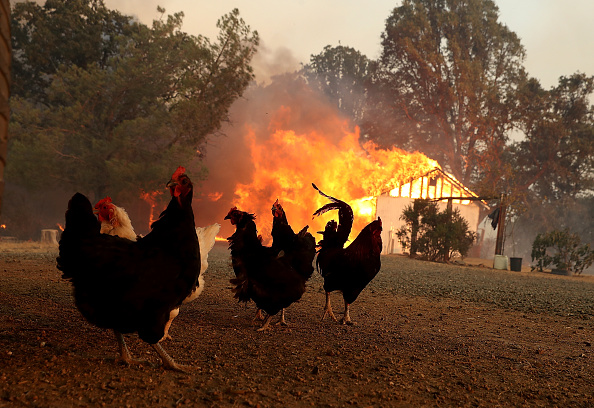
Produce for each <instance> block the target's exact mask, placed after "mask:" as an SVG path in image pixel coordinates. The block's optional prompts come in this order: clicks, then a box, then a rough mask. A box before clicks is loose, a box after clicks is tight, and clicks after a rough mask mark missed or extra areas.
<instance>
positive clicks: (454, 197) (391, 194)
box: [376, 168, 489, 254]
mask: <svg viewBox="0 0 594 408" xmlns="http://www.w3.org/2000/svg"><path fill="white" fill-rule="evenodd" d="M417 198H425V199H435V200H439V206H440V207H441V209H442V210H443V209H444V208H445V207H446V206H447V205H448V201H451V203H452V208H453V209H457V210H458V211H460V215H461V216H462V217H464V218H465V219H466V221H468V225H469V227H470V229H471V230H472V231H474V232H477V235H478V237H479V242H481V239H482V237H484V229H483V228H481V227H480V225H481V224H482V222H481V220H482V219H483V218H484V215H485V212H486V211H488V210H489V207H488V206H487V205H486V204H485V203H484V202H483V201H482V200H480V199H478V196H477V195H476V194H474V193H473V192H472V191H470V190H469V189H468V188H466V187H465V186H464V185H462V183H460V182H459V181H458V180H456V179H455V178H454V177H453V176H452V175H451V174H448V173H446V172H444V171H443V170H441V169H440V168H435V169H433V170H431V171H429V172H428V173H426V174H424V175H422V176H421V177H419V178H416V179H413V180H410V181H408V182H406V183H402V184H401V185H398V186H397V187H395V188H393V189H392V190H390V191H385V192H383V193H382V194H380V195H379V196H378V197H377V198H376V200H377V202H376V214H377V216H379V217H381V219H382V222H383V226H384V230H383V232H382V242H383V244H384V248H383V251H382V253H383V254H395V253H401V252H402V247H401V245H400V242H399V241H398V239H397V237H396V231H397V230H398V229H400V227H401V226H403V225H404V222H403V221H402V220H400V216H401V215H402V211H403V210H404V209H405V208H406V207H407V206H408V205H410V204H411V203H412V202H413V201H414V200H415V199H417ZM465 198H467V199H465Z"/></svg>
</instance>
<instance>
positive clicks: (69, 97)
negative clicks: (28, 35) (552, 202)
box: [8, 0, 259, 199]
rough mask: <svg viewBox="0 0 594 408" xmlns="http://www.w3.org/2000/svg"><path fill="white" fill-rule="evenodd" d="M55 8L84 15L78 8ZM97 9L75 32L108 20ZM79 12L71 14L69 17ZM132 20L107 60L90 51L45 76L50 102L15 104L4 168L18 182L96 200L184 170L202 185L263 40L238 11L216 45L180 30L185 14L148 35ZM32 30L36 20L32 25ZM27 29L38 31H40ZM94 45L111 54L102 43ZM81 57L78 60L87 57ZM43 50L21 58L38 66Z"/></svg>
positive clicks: (222, 25)
mask: <svg viewBox="0 0 594 408" xmlns="http://www.w3.org/2000/svg"><path fill="white" fill-rule="evenodd" d="M52 3H54V4H55V3H58V4H60V5H61V6H63V7H78V6H79V5H80V4H81V1H67V0H61V1H57V0H55V1H54V2H52ZM82 3H84V2H82ZM90 3H91V4H96V3H99V4H101V5H102V3H100V2H94V1H92V2H90ZM46 7H47V4H46ZM91 9H92V8H91ZM85 10H87V11H88V9H85ZM93 10H94V9H93ZM98 10H102V11H101V13H99V15H95V14H92V16H93V18H91V17H89V16H87V15H85V18H82V19H78V20H77V19H74V20H72V21H74V23H80V24H82V26H80V27H76V28H75V29H73V31H74V32H76V33H81V32H84V31H85V22H86V21H87V20H89V19H90V20H92V21H94V20H95V19H101V18H105V19H107V20H110V16H111V13H106V12H105V10H103V9H102V8H101V7H99V8H98ZM159 11H160V12H162V13H164V12H165V10H163V9H159ZM77 13H78V11H77V9H76V8H74V9H72V10H70V11H69V13H65V14H67V15H71V14H72V15H76V14H77ZM40 18H41V20H42V21H43V23H41V22H39V26H40V27H45V26H53V24H54V23H55V24H57V22H54V21H53V19H54V14H53V13H51V12H47V13H41V14H40ZM127 21H128V22H129V24H130V26H129V27H128V28H127V29H126V30H121V32H118V33H117V34H114V36H113V38H111V37H110V38H109V41H108V42H109V45H110V46H109V49H110V50H112V51H113V52H110V53H107V56H106V57H105V58H104V56H105V53H95V54H93V53H89V54H93V55H95V57H92V58H88V59H85V60H84V61H85V63H81V65H78V64H77V62H78V60H70V61H63V63H61V65H60V66H59V67H58V68H57V69H56V70H55V71H54V72H53V73H52V74H51V75H49V76H48V85H47V87H45V88H43V89H44V95H45V97H44V101H43V102H44V103H40V102H39V101H37V100H36V99H35V98H28V97H27V95H29V93H28V92H24V93H23V94H22V96H21V97H17V98H15V100H14V106H13V121H12V128H11V129H12V134H13V138H12V139H11V144H10V147H9V149H10V150H9V151H10V158H11V160H10V165H9V169H8V171H9V173H10V174H11V177H12V178H13V179H15V180H18V181H20V182H22V183H24V184H27V185H29V186H32V187H36V186H37V187H39V186H45V187H49V186H55V185H57V184H60V185H66V186H69V187H70V188H71V189H76V190H79V191H82V192H87V193H93V195H94V198H95V199H99V198H103V197H104V196H105V195H107V194H110V195H112V196H117V195H118V194H119V193H121V194H135V195H136V196H138V194H139V193H140V191H141V189H144V190H146V191H153V190H155V189H157V188H161V187H162V182H163V180H166V177H169V176H170V173H171V171H172V170H171V169H175V168H176V167H177V166H178V165H179V164H185V165H186V167H189V168H192V169H193V170H194V172H193V177H194V179H195V180H196V181H197V180H198V179H199V178H200V177H201V174H200V173H201V172H203V169H202V168H201V164H200V162H201V160H200V158H201V154H200V152H201V150H202V143H203V142H204V140H205V138H206V137H207V135H209V134H213V133H215V132H217V131H218V130H219V128H220V126H221V123H222V122H223V121H226V120H227V119H228V118H227V113H228V109H229V107H230V105H231V104H232V102H233V101H235V100H236V99H237V98H238V97H239V96H241V94H242V93H243V91H244V90H245V88H246V87H247V86H248V84H249V83H250V81H251V80H252V79H253V71H252V68H251V66H250V65H249V63H250V60H251V58H252V56H253V55H254V53H255V51H256V47H257V45H258V41H259V40H258V34H257V32H255V31H254V32H253V31H251V30H250V28H249V26H247V25H246V24H245V22H244V21H243V20H242V19H241V18H240V17H239V11H238V10H237V9H235V10H233V11H232V12H231V13H229V14H227V15H225V16H223V17H222V18H221V19H220V20H219V22H218V23H217V25H218V27H219V29H220V33H219V35H218V38H217V42H215V43H211V42H210V41H209V40H208V39H207V38H204V37H202V36H198V37H194V36H191V35H188V34H186V33H184V32H182V31H181V25H182V22H183V13H176V14H174V15H170V16H167V18H166V19H165V20H159V21H155V22H154V23H153V26H152V27H151V28H149V27H147V26H144V25H142V24H139V23H134V22H132V20H131V19H130V18H127ZM103 22H104V23H105V25H107V26H108V25H109V21H103ZM34 23H35V24H37V23H38V20H35V21H32V22H29V24H34ZM99 25H100V24H99ZM30 31H31V32H33V33H34V32H37V26H36V27H32V28H30ZM111 32H112V31H110V33H111ZM100 37H101V38H107V37H109V35H107V34H106V33H103V34H102V35H101V36H100ZM83 38H84V36H83ZM75 42H76V41H75ZM89 44H90V45H92V46H94V47H95V48H98V49H101V50H103V49H104V48H105V47H104V45H105V44H103V43H101V42H99V43H96V42H93V41H90V42H89ZM29 45H31V44H29ZM91 48H92V47H91V46H90V47H89V49H91ZM85 50H86V48H85ZM79 51H80V50H79ZM79 51H77V50H72V53H73V55H79V54H81V53H82V54H85V55H86V53H85V52H82V51H80V52H79ZM95 51H97V49H95ZM37 52H38V50H37V48H36V47H33V46H27V47H25V48H24V49H19V50H18V53H19V55H21V57H22V58H23V59H24V60H26V61H38V60H39V58H40V57H41V56H38V55H36V53H37ZM44 52H45V51H43V52H42V54H43V53H44ZM30 54H33V55H30ZM62 54H63V55H69V54H68V52H66V51H64V52H63V53H62ZM98 55H101V56H102V57H101V58H96V57H97V56H98ZM38 57H39V58H38ZM60 58H62V57H60ZM64 58H65V57H64ZM66 59H67V58H66ZM57 60H60V59H59V58H57ZM40 70H42V67H35V68H34V69H32V70H31V71H32V72H33V71H40ZM19 78H21V77H19ZM37 86H40V87H43V86H44V85H43V84H38V85H37ZM31 158H34V161H31Z"/></svg>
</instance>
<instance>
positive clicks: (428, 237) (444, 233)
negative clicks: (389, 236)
mask: <svg viewBox="0 0 594 408" xmlns="http://www.w3.org/2000/svg"><path fill="white" fill-rule="evenodd" d="M400 219H401V220H403V221H404V222H405V225H404V226H402V227H401V228H400V229H399V230H398V231H396V236H397V237H398V240H399V241H400V244H401V245H402V248H403V249H404V250H406V249H409V252H410V257H415V256H416V254H417V253H419V254H420V257H421V258H422V259H426V260H429V261H449V260H450V258H451V257H452V256H453V255H455V254H459V255H460V256H462V257H464V256H466V254H468V251H469V250H470V248H471V247H472V244H473V242H474V240H475V239H476V234H475V233H474V232H472V231H469V227H468V222H467V221H466V220H465V219H464V218H463V217H462V216H461V215H460V211H459V210H457V209H456V210H453V211H451V212H448V210H447V209H446V210H444V211H441V212H440V211H439V208H438V206H437V203H436V202H435V201H430V200H424V199H417V200H415V201H414V202H413V204H412V205H409V206H407V207H406V208H405V209H404V211H403V212H402V215H401V216H400Z"/></svg>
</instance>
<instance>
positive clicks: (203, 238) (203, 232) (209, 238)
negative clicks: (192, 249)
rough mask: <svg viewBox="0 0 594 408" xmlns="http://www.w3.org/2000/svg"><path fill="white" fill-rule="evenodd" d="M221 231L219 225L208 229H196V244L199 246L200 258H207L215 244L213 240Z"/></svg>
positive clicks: (213, 225)
mask: <svg viewBox="0 0 594 408" xmlns="http://www.w3.org/2000/svg"><path fill="white" fill-rule="evenodd" d="M220 230H221V224H212V225H209V226H208V227H196V235H198V243H199V244H200V256H207V255H208V253H209V252H210V250H211V249H212V247H213V246H214V244H215V238H216V236H217V234H218V233H219V231H220Z"/></svg>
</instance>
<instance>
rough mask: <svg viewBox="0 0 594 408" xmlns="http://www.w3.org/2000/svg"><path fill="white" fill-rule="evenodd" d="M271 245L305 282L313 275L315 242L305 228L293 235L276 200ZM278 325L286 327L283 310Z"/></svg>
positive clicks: (273, 211) (273, 207)
mask: <svg viewBox="0 0 594 408" xmlns="http://www.w3.org/2000/svg"><path fill="white" fill-rule="evenodd" d="M272 217H273V218H272V231H271V235H272V245H271V248H272V249H273V250H274V251H276V252H277V253H278V255H277V256H282V257H286V259H287V260H288V262H289V263H290V264H291V265H292V266H293V268H295V270H296V271H297V272H299V274H300V275H301V276H302V277H303V279H305V280H306V281H307V280H308V279H309V278H311V275H312V274H313V271H314V267H313V260H314V258H315V256H316V240H315V238H314V237H313V236H312V235H311V234H310V233H309V232H307V230H308V228H309V226H307V225H306V226H305V227H303V228H302V229H301V231H299V233H297V234H295V232H294V231H293V228H291V226H290V225H289V222H288V221H287V215H286V214H285V210H284V209H283V207H282V206H281V204H280V203H279V201H278V200H276V201H275V202H274V204H273V205H272ZM279 323H280V324H282V325H286V324H287V323H286V321H285V309H283V310H282V311H281V318H280V321H279Z"/></svg>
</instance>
